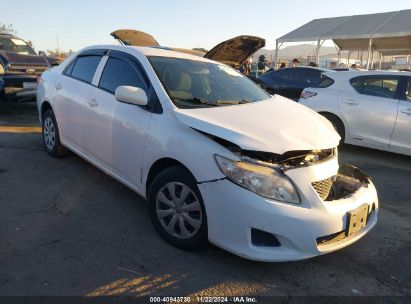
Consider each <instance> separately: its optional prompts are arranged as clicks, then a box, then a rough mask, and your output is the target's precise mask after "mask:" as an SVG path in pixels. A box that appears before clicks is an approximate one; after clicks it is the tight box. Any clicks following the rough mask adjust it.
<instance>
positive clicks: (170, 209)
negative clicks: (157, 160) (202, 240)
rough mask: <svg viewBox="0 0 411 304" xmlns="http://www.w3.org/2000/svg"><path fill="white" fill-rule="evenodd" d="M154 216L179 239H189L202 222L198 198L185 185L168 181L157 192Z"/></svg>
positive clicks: (168, 231)
mask: <svg viewBox="0 0 411 304" xmlns="http://www.w3.org/2000/svg"><path fill="white" fill-rule="evenodd" d="M156 216H157V219H158V220H159V221H160V223H161V225H162V226H163V228H164V229H165V231H166V232H167V233H168V234H170V235H172V236H174V237H176V238H179V239H190V238H192V237H193V236H194V235H195V234H196V233H197V232H198V230H199V229H200V227H201V225H202V223H203V212H202V209H201V204H200V200H199V199H198V197H197V195H196V194H195V192H194V191H193V190H191V189H190V188H189V187H188V186H187V185H185V184H183V183H178V182H170V183H167V184H166V185H164V186H163V187H162V188H161V189H160V191H159V192H158V193H157V197H156Z"/></svg>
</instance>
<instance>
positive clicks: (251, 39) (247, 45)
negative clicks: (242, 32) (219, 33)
mask: <svg viewBox="0 0 411 304" xmlns="http://www.w3.org/2000/svg"><path fill="white" fill-rule="evenodd" d="M264 46H265V39H263V38H259V37H255V36H238V37H235V38H232V39H229V40H227V41H224V42H221V43H220V44H218V45H217V46H215V47H214V48H213V49H212V50H211V51H209V52H208V53H207V54H205V55H204V57H205V58H208V59H211V60H215V61H219V62H222V63H225V64H227V65H229V66H232V67H235V68H239V67H240V66H241V65H242V64H243V62H244V61H245V60H246V59H247V58H248V57H250V56H251V55H252V54H254V53H255V52H257V51H258V50H259V49H261V48H263V47H264Z"/></svg>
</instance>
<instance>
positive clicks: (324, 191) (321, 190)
mask: <svg viewBox="0 0 411 304" xmlns="http://www.w3.org/2000/svg"><path fill="white" fill-rule="evenodd" d="M333 182H334V181H333V178H332V177H329V178H327V179H324V180H321V181H318V182H313V183H312V184H311V185H312V186H313V188H314V189H315V191H316V192H317V193H318V195H319V196H320V197H321V198H322V199H323V200H325V199H326V198H327V197H328V196H329V195H330V191H331V187H332V185H333Z"/></svg>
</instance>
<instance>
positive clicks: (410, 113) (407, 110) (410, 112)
mask: <svg viewBox="0 0 411 304" xmlns="http://www.w3.org/2000/svg"><path fill="white" fill-rule="evenodd" d="M400 112H401V113H404V114H407V115H411V108H408V109H400Z"/></svg>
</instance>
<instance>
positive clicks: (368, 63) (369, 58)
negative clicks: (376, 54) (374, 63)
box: [367, 37, 372, 70]
mask: <svg viewBox="0 0 411 304" xmlns="http://www.w3.org/2000/svg"><path fill="white" fill-rule="evenodd" d="M371 52H372V38H371V37H370V40H369V42H368V56H367V70H369V69H370V61H371Z"/></svg>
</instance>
